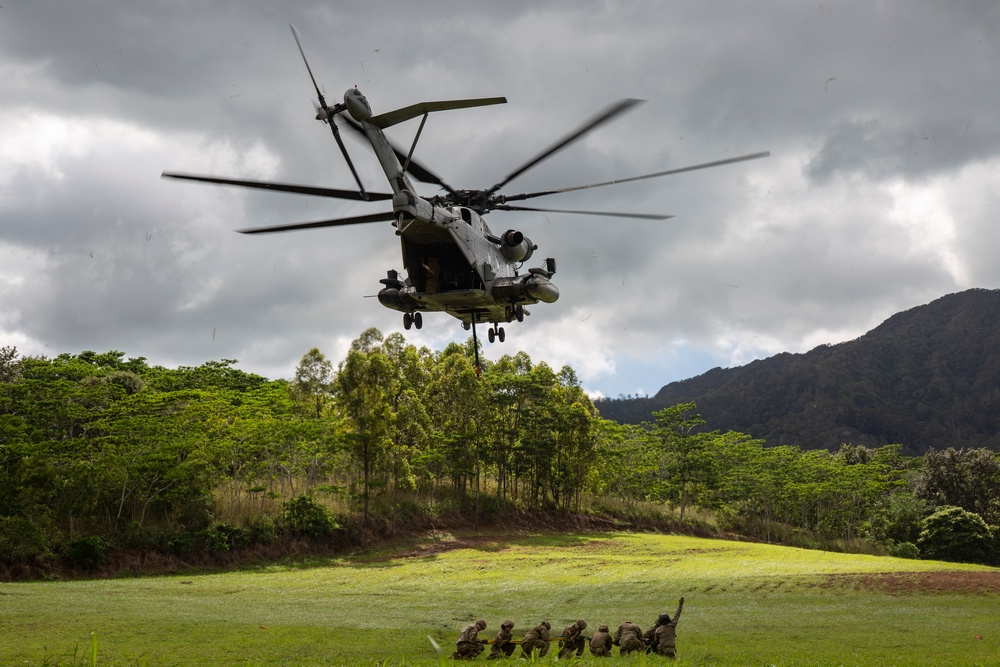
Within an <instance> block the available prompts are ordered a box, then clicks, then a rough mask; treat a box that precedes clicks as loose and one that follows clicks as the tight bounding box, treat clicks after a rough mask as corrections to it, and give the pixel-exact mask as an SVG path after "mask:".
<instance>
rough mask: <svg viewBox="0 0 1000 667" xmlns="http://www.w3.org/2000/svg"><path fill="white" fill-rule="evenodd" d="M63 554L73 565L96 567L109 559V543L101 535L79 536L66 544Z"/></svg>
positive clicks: (87, 567)
mask: <svg viewBox="0 0 1000 667" xmlns="http://www.w3.org/2000/svg"><path fill="white" fill-rule="evenodd" d="M63 555H64V556H65V557H66V560H67V561H69V564H70V565H72V566H73V567H82V568H86V569H90V568H94V567H97V566H99V565H104V561H106V560H107V557H108V543H107V542H105V541H104V538H103V537H101V536H100V535H88V536H87V537H78V538H76V539H74V540H70V541H69V543H67V544H66V546H65V548H64V549H63Z"/></svg>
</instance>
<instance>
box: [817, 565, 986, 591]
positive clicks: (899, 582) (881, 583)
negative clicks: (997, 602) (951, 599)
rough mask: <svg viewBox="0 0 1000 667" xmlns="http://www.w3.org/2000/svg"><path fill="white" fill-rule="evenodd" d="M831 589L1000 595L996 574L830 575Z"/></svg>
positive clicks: (828, 583) (885, 573) (828, 578)
mask: <svg viewBox="0 0 1000 667" xmlns="http://www.w3.org/2000/svg"><path fill="white" fill-rule="evenodd" d="M826 582H827V583H826V585H827V586H829V587H831V588H854V589H856V590H870V591H879V592H882V593H891V594H893V595H904V594H907V593H959V594H962V595H969V594H978V595H998V594H1000V571H998V572H881V573H877V574H831V575H829V576H828V577H826Z"/></svg>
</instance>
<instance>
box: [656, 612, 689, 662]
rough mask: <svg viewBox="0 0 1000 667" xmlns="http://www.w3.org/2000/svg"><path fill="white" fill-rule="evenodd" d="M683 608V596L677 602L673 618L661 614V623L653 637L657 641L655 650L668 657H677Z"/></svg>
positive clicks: (659, 622)
mask: <svg viewBox="0 0 1000 667" xmlns="http://www.w3.org/2000/svg"><path fill="white" fill-rule="evenodd" d="M683 608H684V598H681V599H680V602H678V603H677V613H675V614H674V617H673V618H670V616H669V615H668V614H660V618H659V619H658V620H657V623H658V624H659V625H658V626H657V628H656V632H655V633H654V635H653V639H654V641H655V644H654V650H655V651H656V652H657V653H659V654H660V655H665V656H667V657H668V658H675V657H677V621H678V620H680V617H681V609H683Z"/></svg>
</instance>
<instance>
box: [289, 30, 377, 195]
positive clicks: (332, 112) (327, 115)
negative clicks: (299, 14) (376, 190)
mask: <svg viewBox="0 0 1000 667" xmlns="http://www.w3.org/2000/svg"><path fill="white" fill-rule="evenodd" d="M288 27H289V28H291V29H292V37H294V38H295V45H296V46H297V47H299V54H301V56H302V62H304V63H305V64H306V71H307V72H309V79H310V81H312V85H313V88H315V89H316V98H317V99H318V100H319V106H320V109H322V110H323V116H324V117H323V118H322V119H321V120H323V122H325V123H329V125H330V130H331V131H332V132H333V138H334V139H335V140H336V141H337V146H338V147H339V148H340V153H341V155H343V156H344V161H345V162H347V167H348V169H350V170H351V175H352V176H354V181H355V182H356V183H357V184H358V190H359V191H360V193H361V198H362V199H364V200H365V201H367V200H368V194H367V193H366V192H365V186H364V185H362V184H361V177H360V176H358V172H357V170H356V169H355V168H354V163H353V162H351V156H350V155H348V154H347V146H345V145H344V141H343V139H341V138H340V129H339V128H338V127H337V124H336V123H335V122H334V116H336V115H337V114H338V113H340V112H341V111H343V110H344V106H343V105H342V104H338V105H336V106H334V107H333V108H330V106H329V105H328V104H327V103H326V97H325V96H324V95H323V91H322V90H320V87H319V84H317V83H316V77H315V76H313V72H312V67H310V66H309V59H308V58H306V52H305V50H304V49H303V48H302V40H301V39H300V38H299V37H300V36H299V31H298V29H296V27H295V26H294V25H291V24H289V25H288Z"/></svg>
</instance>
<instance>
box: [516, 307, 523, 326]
mask: <svg viewBox="0 0 1000 667" xmlns="http://www.w3.org/2000/svg"><path fill="white" fill-rule="evenodd" d="M514 311H515V317H517V321H518V322H523V321H524V306H522V305H521V304H517V305H516V306H514Z"/></svg>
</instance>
